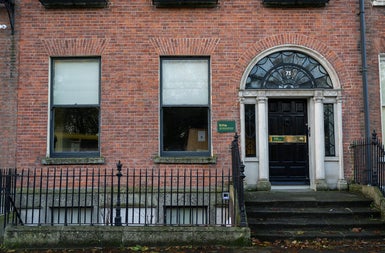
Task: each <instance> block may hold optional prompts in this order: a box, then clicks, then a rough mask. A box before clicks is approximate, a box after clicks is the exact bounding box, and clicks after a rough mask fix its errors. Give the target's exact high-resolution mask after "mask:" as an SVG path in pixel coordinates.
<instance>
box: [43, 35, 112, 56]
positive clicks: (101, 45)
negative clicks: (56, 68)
mask: <svg viewBox="0 0 385 253" xmlns="http://www.w3.org/2000/svg"><path fill="white" fill-rule="evenodd" d="M41 42H42V43H43V45H44V47H45V49H46V52H47V54H48V55H49V56H101V55H103V52H104V50H105V49H106V47H107V45H108V42H109V39H107V38H74V39H44V40H41Z"/></svg>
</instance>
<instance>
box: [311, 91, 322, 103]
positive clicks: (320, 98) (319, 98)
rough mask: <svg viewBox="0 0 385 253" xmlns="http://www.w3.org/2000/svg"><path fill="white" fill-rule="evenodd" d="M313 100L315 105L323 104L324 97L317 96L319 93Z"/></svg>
mask: <svg viewBox="0 0 385 253" xmlns="http://www.w3.org/2000/svg"><path fill="white" fill-rule="evenodd" d="M313 100H314V102H315V103H323V101H324V96H323V95H322V93H321V94H317V92H316V93H315V94H314V97H313Z"/></svg>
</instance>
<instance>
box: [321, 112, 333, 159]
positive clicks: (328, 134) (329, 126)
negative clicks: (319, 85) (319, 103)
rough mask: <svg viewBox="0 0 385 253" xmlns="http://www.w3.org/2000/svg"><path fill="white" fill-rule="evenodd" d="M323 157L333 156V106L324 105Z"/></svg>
mask: <svg viewBox="0 0 385 253" xmlns="http://www.w3.org/2000/svg"><path fill="white" fill-rule="evenodd" d="M324 128H325V129H324V130H325V155H326V156H335V155H336V150H335V149H336V148H335V138H334V107H333V104H324Z"/></svg>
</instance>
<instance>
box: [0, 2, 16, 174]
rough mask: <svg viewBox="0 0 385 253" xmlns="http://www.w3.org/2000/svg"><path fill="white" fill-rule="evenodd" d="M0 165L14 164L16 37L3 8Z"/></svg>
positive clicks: (0, 20)
mask: <svg viewBox="0 0 385 253" xmlns="http://www.w3.org/2000/svg"><path fill="white" fill-rule="evenodd" d="M0 25H5V26H6V27H7V28H6V29H0V45H1V47H0V59H1V60H0V70H1V71H0V83H1V87H0V122H1V123H0V132H1V138H0V167H2V168H3V167H14V166H16V153H15V152H16V145H15V144H16V119H17V110H16V108H17V101H16V100H17V99H16V98H17V97H16V96H17V77H18V76H17V37H16V36H12V35H11V29H9V27H10V24H9V19H8V14H7V11H6V9H5V8H2V9H0Z"/></svg>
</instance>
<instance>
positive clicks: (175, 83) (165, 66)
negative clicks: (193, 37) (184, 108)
mask: <svg viewBox="0 0 385 253" xmlns="http://www.w3.org/2000/svg"><path fill="white" fill-rule="evenodd" d="M208 64H209V63H208V60H205V59H199V60H197V59H191V60H186V59H185V60H163V61H162V89H163V93H162V95H163V101H162V102H163V105H208V103H209V101H208V100H209V96H208V92H209V66H208Z"/></svg>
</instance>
